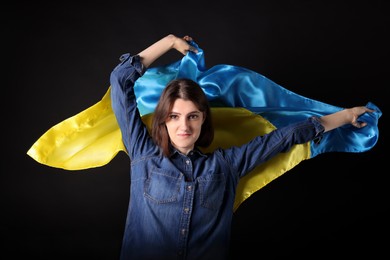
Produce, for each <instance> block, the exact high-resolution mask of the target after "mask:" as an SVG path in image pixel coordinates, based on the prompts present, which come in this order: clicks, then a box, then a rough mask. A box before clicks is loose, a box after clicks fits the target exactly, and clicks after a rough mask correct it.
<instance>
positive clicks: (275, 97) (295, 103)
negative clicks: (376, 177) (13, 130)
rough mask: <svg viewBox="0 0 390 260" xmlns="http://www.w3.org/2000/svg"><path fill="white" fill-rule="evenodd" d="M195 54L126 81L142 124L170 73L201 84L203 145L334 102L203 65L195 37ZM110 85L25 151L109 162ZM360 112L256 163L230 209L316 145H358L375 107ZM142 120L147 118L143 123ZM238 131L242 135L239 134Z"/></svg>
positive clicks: (39, 157)
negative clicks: (208, 110) (211, 132)
mask: <svg viewBox="0 0 390 260" xmlns="http://www.w3.org/2000/svg"><path fill="white" fill-rule="evenodd" d="M191 44H192V45H194V46H195V47H197V48H198V50H199V52H198V53H196V54H195V53H192V52H189V53H188V54H187V55H185V56H183V58H182V59H181V60H179V61H176V62H174V63H171V64H169V65H166V66H160V67H153V68H149V69H148V70H147V71H146V72H145V74H144V75H143V76H142V77H141V78H139V79H138V80H137V81H136V83H135V86H134V90H135V93H136V97H137V103H138V109H139V111H140V113H141V115H142V116H143V120H145V122H146V124H149V125H148V126H149V127H150V119H151V113H152V112H153V110H154V108H155V106H156V104H157V102H158V99H159V97H160V94H161V92H162V90H163V88H164V87H165V85H166V84H167V83H168V82H169V81H170V80H172V79H174V78H182V77H183V78H184V77H185V78H191V79H193V80H195V81H197V82H198V83H199V84H200V86H201V87H202V88H203V90H204V92H205V94H206V96H207V98H208V99H209V101H210V103H211V106H212V113H213V119H214V124H215V128H216V132H215V140H214V142H213V143H212V145H211V146H210V147H209V148H208V149H206V150H207V151H212V150H213V149H215V148H216V147H228V146H231V145H239V144H242V143H244V142H246V141H247V140H248V138H251V137H254V136H256V135H258V134H264V133H266V132H269V131H271V130H272V129H275V128H279V127H282V126H285V125H287V124H290V123H292V122H296V121H297V120H302V119H303V118H307V117H309V116H322V115H326V114H329V113H334V112H336V111H339V110H341V109H342V108H340V107H337V106H332V105H329V104H326V103H323V102H320V101H316V100H313V99H309V98H306V97H304V96H301V95H298V94H296V93H293V92H291V91H289V90H288V89H285V88H283V87H281V86H280V85H278V84H276V83H275V82H273V81H272V80H270V79H268V78H266V77H265V76H263V75H261V74H259V73H257V72H254V71H251V70H248V69H246V68H243V67H239V66H232V65H216V66H214V67H212V68H210V69H207V68H206V66H205V59H204V52H203V50H202V49H201V48H199V46H197V44H196V43H195V42H191ZM109 96H110V87H109V88H108V90H107V92H106V94H105V95H104V96H103V98H102V100H100V101H99V102H97V103H96V104H95V105H93V106H91V107H89V108H87V109H86V110H84V111H82V112H80V113H79V114H77V115H74V116H72V117H70V118H68V119H66V120H64V121H62V122H60V123H58V124H57V125H55V126H53V127H52V128H50V129H49V130H48V131H46V132H45V133H44V134H43V135H42V136H41V137H40V138H39V139H38V140H37V141H36V142H35V143H34V144H33V145H32V146H31V148H30V149H29V150H28V152H27V154H28V155H29V156H30V157H32V158H33V159H34V160H36V161H37V162H39V163H42V164H44V165H47V166H51V167H56V168H62V169H65V170H83V169H88V168H93V167H100V166H103V165H106V164H107V163H109V162H110V161H111V160H112V158H114V157H115V156H116V154H117V153H118V152H120V151H125V149H124V146H123V143H122V140H121V133H120V130H119V127H118V124H117V122H116V119H115V117H114V114H113V112H112V109H111V101H110V97H109ZM367 106H368V107H369V108H372V109H374V110H375V112H373V113H365V114H364V115H362V116H361V117H360V118H359V120H362V121H364V122H367V123H368V124H367V126H366V127H364V128H361V129H357V128H355V127H353V126H352V125H346V126H343V127H340V128H338V129H334V130H333V131H330V132H327V133H325V134H324V136H323V137H322V138H323V140H321V142H317V143H316V144H315V143H314V142H313V141H312V142H310V143H308V144H306V145H299V146H297V147H296V148H295V147H294V148H293V149H292V150H291V151H290V152H289V153H286V154H280V155H278V156H276V157H275V158H273V159H272V160H270V161H269V162H267V163H265V164H263V165H261V166H259V167H257V168H256V169H255V170H254V171H253V173H251V174H248V175H247V176H245V177H244V178H242V179H241V180H240V184H239V186H238V189H237V199H236V202H235V206H234V209H236V208H237V207H238V206H239V205H240V204H241V203H242V202H243V201H244V200H245V199H246V198H248V197H249V196H250V195H251V194H253V193H254V192H255V191H257V190H259V189H260V188H262V187H264V186H265V185H266V184H268V183H269V182H270V181H272V180H274V179H275V178H277V177H278V176H280V175H282V174H283V173H285V172H287V171H288V170H290V169H291V168H293V167H294V166H295V165H297V164H298V163H299V162H301V161H302V160H306V159H310V158H313V157H315V156H317V155H318V154H320V153H324V152H333V151H337V152H364V151H367V150H369V149H371V148H372V147H373V146H374V145H375V144H376V142H377V140H378V138H379V129H378V121H379V118H380V116H381V115H382V112H381V111H380V109H379V108H378V107H377V106H375V105H374V104H373V103H371V102H368V103H367ZM148 122H149V123H148ZM243 133H244V134H243Z"/></svg>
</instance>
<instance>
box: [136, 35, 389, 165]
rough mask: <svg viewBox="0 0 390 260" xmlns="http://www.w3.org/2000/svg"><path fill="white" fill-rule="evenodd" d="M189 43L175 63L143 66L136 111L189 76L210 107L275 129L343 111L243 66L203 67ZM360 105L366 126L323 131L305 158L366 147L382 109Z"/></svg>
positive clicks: (145, 108) (371, 143)
mask: <svg viewBox="0 0 390 260" xmlns="http://www.w3.org/2000/svg"><path fill="white" fill-rule="evenodd" d="M192 45H194V46H195V47H196V48H198V50H199V52H198V53H193V52H189V53H188V54H187V55H186V56H184V57H183V59H182V60H181V61H178V62H174V63H172V64H170V65H168V66H163V67H156V68H151V69H148V70H147V71H146V73H145V74H144V75H143V76H142V78H140V79H138V80H137V82H136V84H135V86H134V90H135V93H136V96H137V102H138V107H139V110H140V113H141V114H148V113H151V112H153V110H154V107H155V106H156V104H157V102H158V99H159V97H160V93H161V91H162V89H163V88H164V86H165V85H166V84H167V83H168V82H169V81H170V80H172V79H174V78H190V79H192V80H194V81H196V82H198V83H199V84H200V86H201V87H202V89H203V91H204V92H205V93H206V95H207V98H208V99H209V100H210V102H211V104H212V105H214V106H225V107H243V108H246V109H248V110H249V111H252V112H254V113H257V114H259V115H261V116H262V117H264V118H265V119H267V120H268V121H270V122H271V123H272V124H273V125H274V126H275V127H276V128H279V127H281V126H285V125H288V124H290V123H292V122H296V121H299V120H303V119H304V118H307V117H310V116H323V115H327V114H331V113H335V112H337V111H340V110H342V109H343V108H341V107H338V106H333V105H330V104H326V103H324V102H320V101H317V100H313V99H310V98H307V97H304V96H301V95H299V94H296V93H294V92H292V91H289V90H288V89H286V88H284V87H282V86H280V85H279V84H277V83H275V82H274V81H272V80H270V79H268V78H267V77H265V76H263V75H261V74H259V73H257V72H254V71H252V70H249V69H246V68H243V67H239V66H232V65H216V66H214V67H212V68H210V69H207V68H206V66H205V58H204V52H203V50H202V49H201V48H199V46H198V45H197V44H196V43H194V42H192ZM154 79H155V80H154ZM366 106H367V107H368V108H371V109H373V110H375V112H373V113H365V114H363V115H361V116H360V118H359V120H361V121H364V122H367V126H366V127H364V128H361V129H356V128H355V127H354V126H352V125H346V126H343V127H340V128H337V129H334V130H333V131H330V132H328V133H326V135H324V137H323V138H324V141H323V142H321V143H320V144H319V145H316V146H311V157H315V156H317V155H318V154H321V153H324V152H364V151H367V150H370V149H371V148H372V147H373V146H374V145H375V144H376V143H377V141H378V137H379V129H378V120H379V118H380V117H381V115H382V112H381V110H380V109H379V108H378V107H377V106H376V105H375V104H373V103H372V102H368V103H367V104H366Z"/></svg>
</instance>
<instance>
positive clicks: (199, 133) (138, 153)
mask: <svg viewBox="0 0 390 260" xmlns="http://www.w3.org/2000/svg"><path fill="white" fill-rule="evenodd" d="M190 41H192V39H191V37H189V36H185V37H183V38H180V37H176V36H174V35H168V36H166V37H164V38H162V39H161V40H159V41H157V42H156V43H154V44H152V45H151V46H149V47H148V48H146V49H145V50H143V51H141V52H140V53H138V54H136V55H130V54H124V55H122V56H121V63H120V64H119V65H118V66H117V67H116V68H115V69H114V70H113V71H112V73H111V77H110V82H111V88H112V89H111V101H112V108H113V111H114V113H115V116H116V119H117V121H118V124H119V127H120V129H121V133H122V138H123V143H124V145H125V147H126V152H127V154H128V156H129V157H130V161H131V188H130V192H131V193H130V203H129V208H128V215H127V221H126V227H125V233H124V238H123V245H122V251H121V259H137V260H138V259H227V258H228V248H229V239H230V232H231V231H230V228H231V221H232V217H233V203H234V199H235V193H236V187H237V184H238V182H239V179H240V178H241V177H243V176H245V175H246V174H247V173H248V172H250V171H251V170H252V169H253V168H254V167H256V166H257V165H259V164H261V163H263V162H265V161H267V160H269V159H270V158H272V157H273V156H275V155H277V154H278V153H281V152H286V151H288V150H289V149H290V148H291V147H292V146H293V145H295V144H302V143H305V142H308V141H311V140H314V139H316V138H318V141H320V139H321V137H322V135H323V133H324V132H327V131H331V130H332V129H335V128H337V127H340V126H343V125H345V124H352V125H353V126H355V127H358V128H361V127H364V126H365V125H366V123H365V122H360V121H358V120H357V119H358V117H359V116H360V115H362V114H364V113H366V112H373V110H371V109H369V108H367V107H365V106H357V107H353V108H349V109H344V110H341V111H339V112H336V113H334V114H329V115H325V116H322V117H309V118H307V119H306V120H304V121H301V122H296V123H292V124H290V125H288V126H286V127H282V128H278V129H276V130H274V131H272V132H270V133H269V134H266V135H263V136H258V137H256V138H254V139H253V140H251V141H250V142H248V143H246V144H244V145H242V146H239V147H231V148H228V149H216V150H215V151H214V152H212V153H207V154H204V153H202V152H201V151H200V150H199V149H198V147H207V146H208V145H210V143H211V142H212V140H213V126H212V121H211V113H210V106H209V103H208V100H207V98H206V96H205V94H204V93H203V91H202V89H201V88H200V86H199V85H198V84H197V83H196V82H194V81H193V80H189V79H176V80H173V81H171V82H170V83H169V84H168V85H167V86H166V88H165V89H164V91H163V93H162V95H161V97H160V100H159V103H158V105H157V107H156V109H155V111H154V114H153V123H152V130H151V133H149V131H148V129H147V127H146V126H145V125H144V123H143V121H142V120H141V116H140V113H139V111H138V109H137V103H136V97H135V94H134V83H135V81H136V80H137V79H138V78H139V77H141V76H142V75H143V74H144V72H145V70H146V69H147V68H148V67H149V66H150V65H151V64H152V63H153V62H154V61H155V60H156V59H158V58H159V57H160V56H162V55H163V54H164V53H166V52H168V51H169V50H171V49H175V50H177V51H179V52H180V53H182V54H183V55H185V54H187V52H195V53H196V52H197V51H198V50H197V49H196V48H195V47H194V46H192V45H190V44H189V42H190Z"/></svg>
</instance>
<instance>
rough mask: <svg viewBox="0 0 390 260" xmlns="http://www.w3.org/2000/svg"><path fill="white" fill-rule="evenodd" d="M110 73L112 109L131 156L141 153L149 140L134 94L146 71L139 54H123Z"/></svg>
mask: <svg viewBox="0 0 390 260" xmlns="http://www.w3.org/2000/svg"><path fill="white" fill-rule="evenodd" d="M120 61H121V62H120V63H119V64H118V65H117V66H116V67H115V68H114V70H113V71H112V72H111V75H110V84H111V102H112V104H111V105H112V109H113V111H114V114H115V117H116V119H117V121H118V125H119V128H120V130H121V133H122V140H123V142H124V145H125V147H126V151H127V153H128V155H129V156H130V158H133V157H134V156H135V151H137V154H139V153H140V151H139V150H138V149H139V148H140V147H143V145H142V144H144V143H145V142H149V139H150V136H149V133H148V130H147V128H146V126H145V125H144V123H143V122H142V120H141V116H140V113H139V111H138V108H137V102H136V97H135V94H134V84H135V81H136V80H137V79H138V78H139V77H141V76H142V75H143V74H144V73H145V67H144V66H143V64H142V63H141V61H140V57H139V56H138V55H134V56H132V55H130V54H123V55H122V56H121V57H120Z"/></svg>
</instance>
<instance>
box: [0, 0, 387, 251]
mask: <svg viewBox="0 0 390 260" xmlns="http://www.w3.org/2000/svg"><path fill="white" fill-rule="evenodd" d="M251 2H252V3H251ZM385 3H386V1H271V0H269V1H204V2H202V1H193V2H190V1H182V2H176V1H175V2H170V1H139V3H136V1H127V2H124V1H123V2H117V1H107V2H105V3H96V2H94V1H83V2H82V1H80V2H77V3H72V2H69V1H65V2H57V1H51V2H48V3H42V2H36V1H31V2H28V3H20V2H19V3H18V2H14V3H12V4H11V5H10V6H9V7H7V8H6V7H4V8H3V11H2V12H3V16H2V17H3V18H2V20H3V27H4V31H3V32H4V34H3V40H2V42H3V61H4V60H6V61H7V62H5V63H3V71H4V66H5V69H6V73H5V75H4V78H5V82H6V85H5V86H3V93H5V94H3V102H2V111H3V126H2V131H3V141H4V142H3V149H4V150H3V159H2V164H1V167H2V171H1V183H0V184H1V186H0V191H1V196H0V198H1V201H0V203H1V219H0V221H1V222H0V223H1V236H2V241H3V242H2V243H1V247H3V249H4V250H1V251H0V254H7V253H8V254H9V255H10V256H9V257H8V258H4V259H20V257H36V259H118V257H119V252H120V246H121V239H122V234H123V229H124V221H125V217H126V210H127V205H128V199H129V196H128V193H129V160H128V158H127V157H126V155H125V154H124V153H120V154H118V155H117V156H116V157H115V158H114V159H113V160H112V161H111V162H110V163H109V164H108V165H106V166H103V167H99V168H95V169H89V170H83V171H65V170H62V169H56V168H51V167H48V166H45V165H42V164H39V163H37V162H36V161H34V160H33V159H31V158H30V157H29V156H28V155H27V154H26V152H27V150H28V149H29V148H30V147H31V145H32V144H33V143H34V142H35V141H36V140H37V139H38V138H39V137H40V136H41V135H42V134H43V133H44V132H45V131H46V130H48V129H49V128H50V127H52V126H53V125H55V124H57V123H59V122H61V121H63V120H65V119H66V118H68V117H70V116H73V115H75V114H77V113H79V112H81V111H82V110H84V109H86V108H87V107H89V106H91V105H93V104H95V103H96V102H98V101H99V100H100V99H101V98H102V97H103V95H104V93H105V92H106V90H107V88H108V86H109V74H110V72H111V70H112V69H113V67H114V66H115V65H116V64H117V63H118V58H119V56H120V55H121V54H122V53H125V52H132V53H135V52H138V51H141V50H142V49H143V48H145V47H146V46H148V45H149V44H151V43H153V42H155V41H156V40H158V39H160V38H161V37H163V36H165V35H167V34H169V33H174V34H176V35H178V36H184V35H190V36H192V37H193V38H194V40H195V41H196V42H197V43H198V45H199V46H200V47H201V48H202V49H203V50H204V52H205V59H206V65H207V67H209V68H210V67H212V66H213V65H216V64H233V65H237V66H242V67H246V68H249V69H252V70H254V71H257V72H259V73H261V74H263V75H265V76H267V77H268V78H270V79H272V80H274V81H275V82H277V83H278V84H280V85H282V86H284V87H286V88H288V89H289V90H292V91H294V92H295V93H298V94H301V95H303V96H306V97H309V98H312V99H317V100H320V101H323V102H326V103H329V104H332V105H336V106H341V107H349V106H356V105H365V104H366V103H367V102H368V101H371V102H373V103H375V104H376V105H377V106H378V107H379V108H380V109H381V110H382V112H383V115H382V117H381V118H380V120H379V129H380V138H379V141H378V143H377V144H376V146H375V147H374V148H373V149H371V150H370V151H367V152H365V153H359V154H352V153H327V154H321V155H319V156H318V157H315V158H313V159H310V160H307V161H304V162H302V163H301V164H299V165H298V166H296V167H295V168H294V169H292V170H291V171H289V172H288V173H286V174H285V175H283V176H281V177H279V178H278V179H276V180H275V181H273V182H271V183H270V184H268V185H267V186H266V187H264V188H263V189H261V190H260V191H258V192H256V193H255V194H254V195H252V196H251V197H250V198H249V199H247V200H246V201H245V202H244V203H243V204H242V205H241V206H240V207H239V208H238V210H237V211H236V213H235V218H234V222H233V226H232V233H233V234H232V245H231V248H230V250H231V258H232V259H245V256H246V255H252V256H259V257H258V258H259V259H260V258H261V259H275V258H278V257H304V258H308V259H317V258H319V257H336V256H339V257H340V256H341V257H357V256H367V257H372V258H371V259H375V258H376V256H380V255H386V254H388V251H387V250H388V245H389V244H388V243H389V239H388V232H389V228H388V217H389V215H388V213H387V211H388V210H389V202H388V197H389V188H388V184H387V180H388V177H387V176H388V170H386V168H387V162H386V161H385V160H386V157H387V156H386V153H385V151H384V150H385V146H384V141H385V135H386V130H385V126H384V122H385V120H386V117H387V113H386V106H387V105H386V104H385V102H386V101H387V102H388V100H387V97H388V94H386V93H387V89H386V88H387V87H388V86H389V80H388V73H389V52H388V48H389V46H390V44H389V41H388V39H387V36H388V34H389V22H388V15H389V8H388V7H387V4H385ZM180 57H181V55H179V54H178V53H173V52H172V53H170V54H168V55H166V56H164V57H163V58H162V59H161V60H159V61H158V62H157V63H156V64H155V65H158V64H159V62H161V63H168V62H169V63H170V62H172V61H175V60H176V59H178V58H180ZM386 96H387V97H386ZM151 250H153V249H151Z"/></svg>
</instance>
